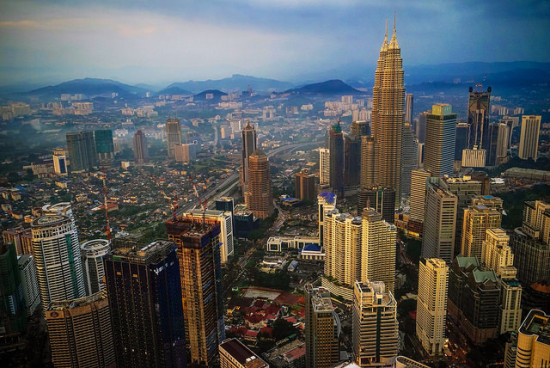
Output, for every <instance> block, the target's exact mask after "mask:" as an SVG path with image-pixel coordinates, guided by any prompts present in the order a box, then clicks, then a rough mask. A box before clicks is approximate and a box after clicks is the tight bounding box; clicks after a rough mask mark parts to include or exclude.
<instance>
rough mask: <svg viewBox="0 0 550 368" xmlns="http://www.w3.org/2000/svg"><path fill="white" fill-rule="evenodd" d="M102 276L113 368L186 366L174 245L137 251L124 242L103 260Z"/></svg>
mask: <svg viewBox="0 0 550 368" xmlns="http://www.w3.org/2000/svg"><path fill="white" fill-rule="evenodd" d="M182 274H183V270H182ZM105 276H106V288H107V295H109V304H110V308H111V321H112V327H113V337H114V346H115V354H116V362H117V366H119V367H159V368H160V367H177V368H180V367H185V366H186V357H185V328H184V317H183V308H182V298H181V297H179V296H180V295H181V284H180V268H179V266H178V259H177V256H176V246H175V245H174V243H172V242H169V241H162V240H157V241H154V242H152V243H149V244H147V245H146V246H143V247H141V248H140V247H137V246H135V245H134V244H123V245H122V246H121V247H117V248H115V249H114V250H113V251H112V252H111V253H110V254H109V255H107V257H106V258H105ZM191 338H192V337H190V339H191Z"/></svg>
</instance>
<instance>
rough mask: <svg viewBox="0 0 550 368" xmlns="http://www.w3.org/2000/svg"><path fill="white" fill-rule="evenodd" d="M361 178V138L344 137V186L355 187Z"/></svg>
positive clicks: (353, 135)
mask: <svg viewBox="0 0 550 368" xmlns="http://www.w3.org/2000/svg"><path fill="white" fill-rule="evenodd" d="M360 178H361V136H360V135H355V134H353V133H352V134H348V135H346V136H345V137H344V185H345V186H346V187H347V186H350V187H355V186H358V185H359V181H360Z"/></svg>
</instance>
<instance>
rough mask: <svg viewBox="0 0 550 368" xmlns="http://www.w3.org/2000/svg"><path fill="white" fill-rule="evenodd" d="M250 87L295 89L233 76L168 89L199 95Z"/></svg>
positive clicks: (281, 84) (276, 89)
mask: <svg viewBox="0 0 550 368" xmlns="http://www.w3.org/2000/svg"><path fill="white" fill-rule="evenodd" d="M248 86H250V88H252V90H253V91H264V92H272V91H281V90H285V89H288V88H291V87H293V86H294V85H293V84H292V83H288V82H281V81H278V80H275V79H268V78H257V77H252V76H249V75H241V74H233V75H232V76H231V77H229V78H223V79H215V80H213V79H208V80H205V81H187V82H176V83H172V84H171V85H169V86H168V87H167V88H172V87H178V88H181V89H183V90H187V91H191V92H194V93H197V92H199V91H204V90H208V89H212V90H215V89H218V90H221V91H225V92H241V91H246V90H247V89H248Z"/></svg>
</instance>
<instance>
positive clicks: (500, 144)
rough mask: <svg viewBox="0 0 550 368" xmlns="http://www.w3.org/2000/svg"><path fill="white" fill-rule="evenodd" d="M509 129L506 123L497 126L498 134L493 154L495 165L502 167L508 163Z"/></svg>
mask: <svg viewBox="0 0 550 368" xmlns="http://www.w3.org/2000/svg"><path fill="white" fill-rule="evenodd" d="M510 135H511V132H510V127H509V126H508V124H506V123H499V124H498V134H497V142H496V152H495V165H502V164H505V163H506V162H508V158H509V156H508V149H509V143H510Z"/></svg>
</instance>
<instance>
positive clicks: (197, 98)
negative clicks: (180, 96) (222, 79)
mask: <svg viewBox="0 0 550 368" xmlns="http://www.w3.org/2000/svg"><path fill="white" fill-rule="evenodd" d="M207 94H212V95H213V98H212V99H210V100H208V101H213V102H214V101H219V100H220V99H221V97H222V96H226V95H227V93H225V92H222V91H220V90H217V89H208V90H206V91H202V92H201V93H197V94H196V95H194V96H193V100H194V101H203V100H204V101H206V95H207Z"/></svg>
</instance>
